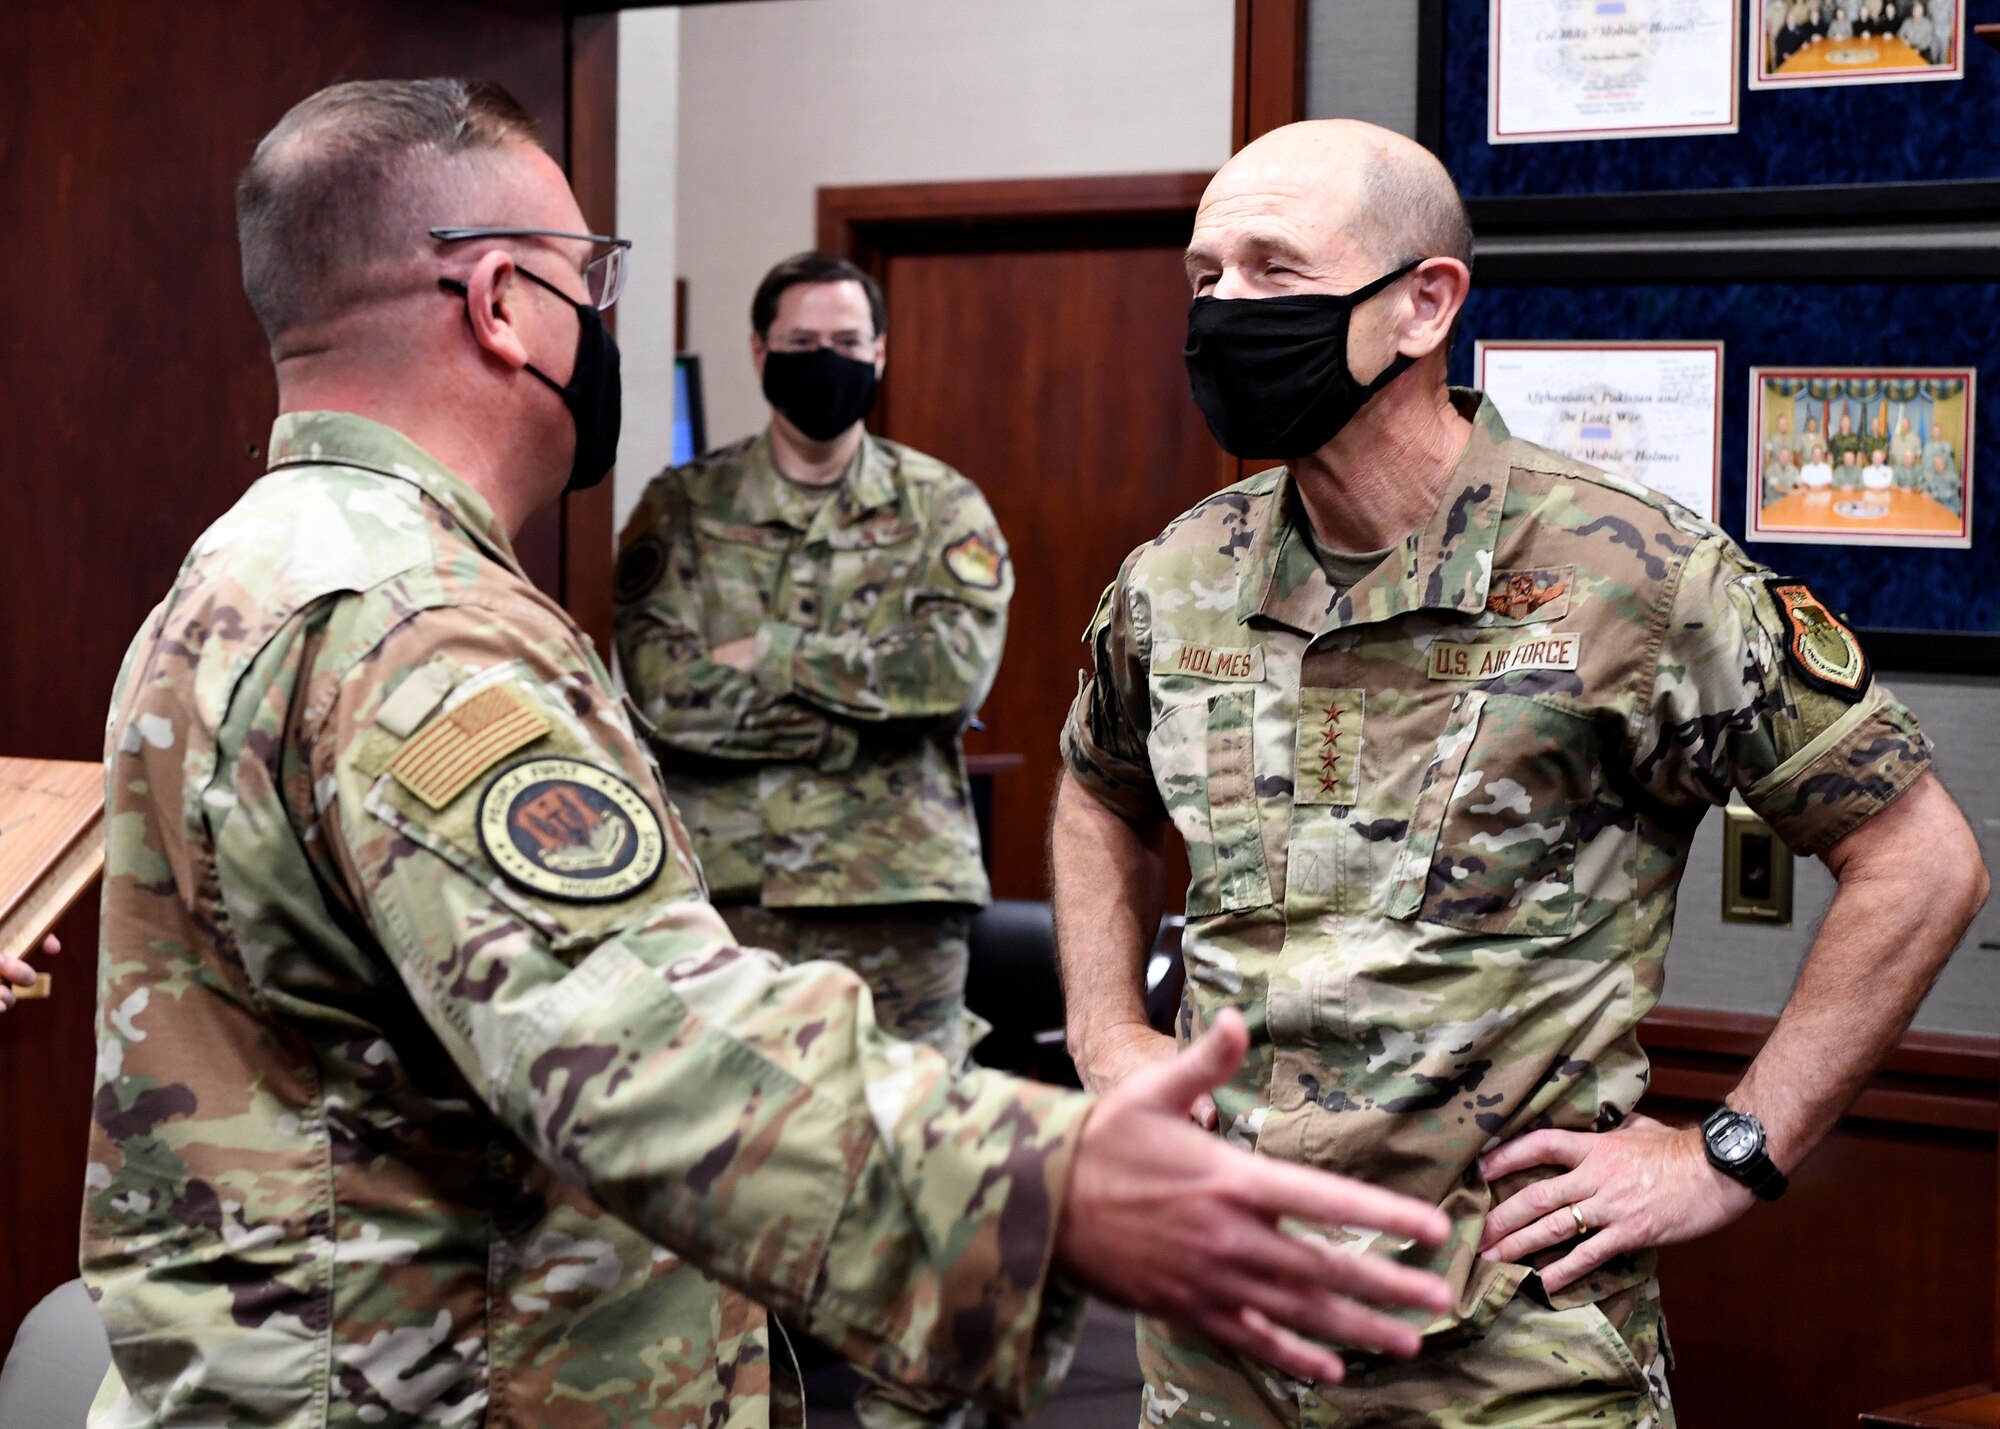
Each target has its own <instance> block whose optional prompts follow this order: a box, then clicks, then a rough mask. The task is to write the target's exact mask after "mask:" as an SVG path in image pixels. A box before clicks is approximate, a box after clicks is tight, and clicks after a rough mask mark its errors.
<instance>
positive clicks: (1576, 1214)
mask: <svg viewBox="0 0 2000 1429" xmlns="http://www.w3.org/2000/svg"><path fill="white" fill-rule="evenodd" d="M1569 1214H1570V1219H1571V1220H1573V1221H1575V1222H1576V1233H1577V1234H1578V1235H1589V1234H1590V1222H1588V1221H1586V1220H1585V1219H1584V1218H1583V1207H1582V1206H1580V1205H1578V1204H1577V1203H1576V1202H1575V1201H1571V1202H1570V1203H1569Z"/></svg>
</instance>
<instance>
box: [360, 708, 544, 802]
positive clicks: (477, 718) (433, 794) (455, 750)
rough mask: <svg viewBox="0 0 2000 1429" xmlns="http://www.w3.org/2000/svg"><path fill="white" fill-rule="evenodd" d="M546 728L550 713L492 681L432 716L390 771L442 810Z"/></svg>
mask: <svg viewBox="0 0 2000 1429" xmlns="http://www.w3.org/2000/svg"><path fill="white" fill-rule="evenodd" d="M548 732H549V721H548V717H547V716H546V715H544V714H542V713H541V712H540V711H539V710H537V709H536V708H535V707H534V706H533V705H531V704H529V703H528V700H527V697H526V696H524V695H523V694H521V692H520V691H518V690H515V689H512V688H510V687H509V686H506V685H495V686H494V687H493V688H492V689H490V690H483V691H481V692H480V693H479V694H476V695H474V696H473V697H472V698H471V699H469V700H467V701H466V702H465V703H464V704H462V705H459V706H458V707H457V708H455V709H450V710H447V711H445V713H444V714H443V715H441V716H440V717H439V718H437V719H434V720H432V721H431V722H430V724H429V725H427V726H426V727H425V728H424V730H423V732H422V733H421V734H419V735H418V736H417V737H416V738H415V739H413V740H411V741H410V742H409V743H408V744H406V745H404V746H403V748H402V750H401V751H400V752H399V753H398V754H397V755H396V758H395V760H394V761H393V762H392V763H391V764H390V765H389V772H390V773H391V774H393V775H395V776H396V782H397V783H399V784H401V785H402V786H403V787H404V788H405V789H408V790H409V791H410V792H411V793H412V794H415V795H416V796H417V797H418V798H419V799H422V800H423V801H424V802H425V803H426V804H428V805H430V806H431V807H432V808H433V809H442V808H443V807H444V806H445V805H446V804H449V803H450V802H451V801H452V800H453V799H455V798H457V797H458V796H459V794H460V793H461V792H462V791H463V790H464V788H465V786H466V785H468V784H470V783H471V782H472V781H473V780H475V779H477V778H478V777H479V776H480V775H481V774H484V773H485V772H486V771H487V770H489V769H491V768H492V767H493V766H494V765H496V764H498V763H499V762H500V761H501V760H502V759H505V758H506V757H507V756H508V755H510V754H512V753H513V752H514V751H515V750H517V749H519V748H521V746H522V745H524V744H528V743H530V742H531V741H533V740H537V739H540V738H541V737H542V736H543V735H545V734H547V733H548Z"/></svg>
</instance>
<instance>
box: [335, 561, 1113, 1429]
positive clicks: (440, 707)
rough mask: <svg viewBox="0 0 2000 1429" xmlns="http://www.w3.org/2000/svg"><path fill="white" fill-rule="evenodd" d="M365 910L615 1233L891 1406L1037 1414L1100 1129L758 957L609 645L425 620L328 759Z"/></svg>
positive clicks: (344, 703)
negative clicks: (656, 1246)
mask: <svg viewBox="0 0 2000 1429" xmlns="http://www.w3.org/2000/svg"><path fill="white" fill-rule="evenodd" d="M306 738H307V741H308V744H309V748H310V757H311V762H312V770H313V788H314V803H315V814H316V821H315V827H316V828H317V829H318V830H319V831H320V836H321V837H324V838H325V839H327V840H328V841H329V843H330V844H331V845H332V849H331V852H332V854H333V857H334V860H335V862H336V864H337V866H338V868H339V870H340V884H339V886H340V888H341V889H342V890H343V891H344V896H345V897H347V898H348V899H349V900H351V903H352V907H353V910H354V912H355V913H356V914H357V915H358V916H359V917H360V918H361V919H362V920H363V921H364V922H365V923H366V925H367V927H368V928H369V929H370V930H371V931H372V933H373V934H374V936H375V937H376V939H378V940H379V942H380V943H381V945H382V947H383V948H384V949H385V951H386V954H387V956H388V957H389V958H390V959H392V960H393V962H394V964H395V966H396V968H397V970H398V972H399V973H400V974H401V977H402V980H403V982H404V984H405V986H406V987H407V988H408V990H409V993H410V996H411V997H412V998H413V1000H414V1002H415V1005H416V1007H417V1009H418V1010H419V1011H420V1012H421V1014H422V1015H423V1017H424V1019H425V1021H426V1022H427V1024H428V1025H429V1027H430V1029H431V1030H432V1031H433V1032H434V1033H435V1035H436V1036H437V1037H438V1039H439V1040H440V1042H441V1043H442V1045H443V1047H444V1049H445V1050H446V1051H447V1052H448V1053H449V1055H450V1056H451V1058H452V1060H453V1061H454V1063H455V1064H456V1065H457V1067H458V1068H459V1069H460V1071H461V1072H462V1073H463V1074H464V1076H465V1077H466V1078H467V1080H468V1081H469V1083H470V1084H471V1085H472V1086H473V1087H474V1088H475V1089H476V1090H477V1092H478V1093H479V1095H480V1096H481V1097H482V1098H483V1099H484V1100H485V1102H486V1103H487V1105H488V1106H490V1108H491V1109H492V1111H493V1113H494V1114H495V1115H496V1116H497V1117H498V1118H499V1119H500V1120H501V1121H503V1122H504V1124H505V1125H506V1126H507V1127H508V1128H509V1129H510V1130H511V1131H512V1133H513V1134H514V1135H516V1136H518V1137H519V1138H520V1139H521V1140H522V1142H523V1143H524V1144H525V1145H526V1146H528V1147H529V1148H531V1149H532V1150H533V1151H534V1153H535V1154H536V1155H538V1156H540V1157H541V1158H543V1159H544V1160H545V1161H547V1162H548V1163H549V1164H550V1165H552V1166H554V1167H556V1168H557V1169H559V1170H560V1171H562V1172H563V1173H564V1174H565V1175H566V1176H568V1177H569V1178H571V1179H572V1180H574V1181H575V1182H576V1183H578V1184H579V1185H581V1186H583V1187H585V1188H587V1189H588V1191H589V1192H590V1194H591V1195H592V1196H594V1197H595V1198H596V1199H597V1200H598V1201H599V1202H600V1203H602V1204H603V1205H604V1206H606V1207H607V1208H608V1209H610V1210H611V1211H612V1212H613V1213H614V1214H616V1215H618V1216H619V1217H621V1218H622V1219H624V1220H626V1221H628V1222H629V1223H630V1224H632V1225H633V1226H635V1227H637V1228H638V1229H639V1230H640V1231H641V1232H643V1233H644V1234H646V1235H648V1236H650V1237H652V1238H653V1239H655V1240H657V1241H658V1242H659V1243H660V1244H662V1245H664V1246H666V1247H668V1248H670V1249H672V1250H674V1251H676V1252H678V1253H679V1254H681V1255H683V1256H684V1257H686V1258H687V1259H688V1260H690V1261H692V1262H693V1263H695V1264H696V1265H699V1266H700V1267H702V1268H703V1269H704V1270H706V1271H707V1272H708V1273H710V1274H712V1275H714V1276H715V1277H717V1278H718V1279H720V1280H723V1281H726V1282H727V1283H729V1284H731V1285H733V1286H736V1287H737V1288H738V1289H740V1290H742V1291H743V1292H744V1293H746V1294H748V1295H750V1296H751V1297H753V1298H755V1299H757V1300H759V1301H761V1302H763V1303H764V1304H765V1305H767V1306H769V1307H771V1308H772V1309H773V1310H775V1311H777V1312H778V1313H780V1314H784V1315H788V1316H792V1317H794V1318H795V1319H796V1321H797V1322H798V1323H800V1324H802V1325H803V1326H804V1327H805V1328H806V1329H807V1330H809V1331H810V1332H811V1333H812V1334H813V1335H815V1336H817V1337H819V1338H821V1339H823V1340H825V1341H826V1342H827V1343H828V1344H830V1345H832V1346H834V1347H835V1348H836V1349H838V1350H839V1351H840V1352H841V1353H843V1354H845V1355H847V1356H848V1357H850V1358H852V1359H854V1360H856V1361H857V1362H859V1363H861V1364H863V1365H865V1366H867V1367H868V1368H870V1369H872V1370H874V1371H876V1372H878V1373H880V1374H883V1375H885V1376H889V1377H893V1378H898V1379H903V1380H907V1381H913V1382H917V1383H922V1384H928V1385H930V1386H933V1387H936V1388H939V1389H942V1390H946V1391H949V1392H952V1393H956V1394H962V1395H965V1396H967V1397H970V1398H976V1399H979V1400H981V1401H982V1402H985V1403H988V1404H991V1405H993V1406H995V1407H997V1408H1001V1409H1003V1410H1005V1411H1006V1412H1011V1413H1020V1412H1022V1411H1023V1409H1025V1408H1028V1407H1030V1406H1032V1405H1033V1404H1035V1403H1038V1402H1039V1401H1040V1400H1041V1399H1042V1398H1044V1397H1045V1395H1046V1394H1047V1393H1048V1392H1049V1391H1050V1390H1051V1389H1052V1388H1053V1385H1054V1382H1055V1380H1056V1379H1057V1378H1058V1377H1059V1375H1060V1372H1061V1368H1062V1365H1063V1362H1064V1360H1065V1358H1066V1354H1067V1349H1068V1345H1069V1341H1070V1337H1071V1335H1072V1334H1073V1331H1074V1328H1075V1325H1076V1321H1077V1316H1078V1315H1079V1314H1080V1309H1081V1299H1080V1297H1079V1296H1077V1295H1075V1294H1074V1293H1072V1292H1070V1291H1069V1290H1067V1289H1065V1288H1063V1287H1062V1286H1061V1285H1060V1284H1059V1283H1056V1284H1052V1283H1051V1282H1050V1279H1049V1275H1050V1255H1051V1247H1052V1244H1053V1233H1054V1228H1055V1224H1056V1218H1057V1215H1058V1213H1059V1211H1060V1208H1061V1205H1062V1201H1063V1195H1064V1189H1065V1178H1066V1176H1067V1173H1068V1167H1069V1163H1070V1159H1071V1157H1072V1154H1073V1152H1074V1148H1075V1143H1076V1136H1077V1132H1078V1130H1079V1128H1080V1125H1081V1122H1082V1119H1083V1116H1084V1114H1085V1112H1086V1110H1087V1108H1088V1102H1087V1100H1086V1099H1085V1098H1083V1097H1081V1096H1079V1095H1076V1094H1073V1093H1068V1092H1064V1091H1061V1090H1058V1089H1056V1088H1053V1087H1044V1086H1038V1085H1035V1084H1032V1083H1024V1082H1019V1081H1015V1080H1013V1079H1011V1078H1008V1077H1005V1076H1001V1075H999V1074H996V1073H990V1072H986V1071H982V1070H976V1069H975V1070H972V1071H969V1072H966V1073H963V1074H959V1075H954V1074H953V1072H952V1069H951V1068H949V1067H947V1065H946V1064H945V1062H944V1060H943V1058H942V1057H940V1056H939V1055H938V1054H936V1053H935V1052H933V1051H932V1050H931V1049H929V1048H927V1047H921V1046H917V1045H915V1044H912V1043H908V1042H903V1041H900V1040H898V1039H895V1038H892V1037H889V1036H887V1035H885V1034H884V1033H883V1032H882V1031H880V1030H879V1029H878V1027H877V1026H876V1023H875V1020H874V1016H873V1012H872V1010H871V1008H872V1004H871V1002H870V1000H869V997H868V995H867V991H866V988H865V985H864V984H863V983H862V982H861V981H860V980H859V979H858V978H856V977H855V976H854V975H852V974H851V973H849V972H848V971H846V970H845V969H843V968H839V967H836V966H834V965H832V964H828V963H812V964H806V965H802V966H798V967H788V966H786V965H785V964H783V963H782V962H781V961H780V960H779V959H777V958H776V957H774V956H773V955H771V954H768V953H764V952H761V951H757V950H754V949H747V948H742V947H738V946H736V945H734V944H733V943H732V942H731V940H730V937H729V934H728V932H727V930H726V929H725V928H724V926H723V924H722V922H721V920H720V919H719V918H718V917H717V915H716V913H715V911H714V909H713V908H711V907H710V906H709V905H708V903H707V902H705V901H704V899H703V897H702V894H701V887H700V882H699V875H698V873H697V872H696V869H695V865H694V861H693V858H692V855H691V854H690V852H689V851H688V844H687V838H686V835H685V833H684V832H683V830H682V829H681V827H680V825H679V823H678V821H677V820H676V819H675V817H674V815H673V814H672V812H671V810H670V808H669V807H668V806H667V805H666V803H665V801H664V800H663V798H662V797H661V795H660V792H659V790H658V787H657V785H655V784H654V783H653V781H652V780H651V779H650V777H649V776H648V773H647V764H646V760H645V756H644V754H643V752H642V751H641V750H640V748H639V747H638V746H637V744H636V743H635V742H634V739H633V736H632V734H631V731H630V729H629V727H628V725H627V723H626V720H625V717H624V715H623V712H622V709H621V707H620V705H619V704H618V702H617V701H616V700H615V698H614V697H613V696H612V695H611V694H610V693H609V692H608V691H607V690H606V689H605V688H604V687H603V685H602V684H601V682H600V681H599V680H598V678H597V677H596V676H595V675H594V674H593V673H592V672H591V669H590V664H589V661H588V658H587V656H586V655H585V653H584V651H583V648H582V646H581V643H580V641H579V640H578V638H577V637H576V636H575V635H574V634H573V632H571V631H570V630H569V629H568V627H567V626H566V625H565V624H564V623H563V622H562V621H561V620H560V619H559V618H558V617H557V616H555V615H554V614H553V612H551V611H550V610H548V609H547V608H545V607H542V606H539V605H537V604H536V603H535V602H534V600H533V599H532V598H531V597H529V596H527V595H526V594H521V595H515V596H498V597H492V598H489V599H488V600H486V601H485V602H484V603H483V605H481V604H467V605H461V606H455V607H450V608H442V609H433V610H428V611H423V612H419V613H417V614H415V615H414V616H412V617H410V618H409V619H407V620H406V621H405V622H404V623H403V624H402V625H401V626H399V627H398V628H397V629H396V630H395V631H394V632H392V633H391V634H390V635H389V636H388V637H387V638H386V639H385V640H383V641H382V642H381V643H380V644H379V645H377V646H376V647H375V648H374V649H372V650H369V651H368V652H366V653H365V654H364V655H363V656H362V657H361V658H359V659H358V660H357V661H356V663H354V664H353V665H352V666H351V667H350V669H349V671H348V673H347V675H346V676H345V678H344V680H343V682H342V686H341V689H340V692H339V694H338V695H337V696H336V697H335V698H334V700H333V701H332V702H331V708H330V710H329V711H328V713H327V714H326V715H325V717H324V720H323V722H322V723H321V724H320V725H319V726H318V727H317V728H316V729H310V730H308V731H306Z"/></svg>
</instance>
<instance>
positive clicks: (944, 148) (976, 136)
mask: <svg viewBox="0 0 2000 1429" xmlns="http://www.w3.org/2000/svg"><path fill="white" fill-rule="evenodd" d="M1234 15H1235V7H1234V4H1233V3H1232V0H757V3H750V4H732V5H715V6H697V7H691V8H688V9H683V10H680V11H628V12H627V13H626V14H625V15H624V16H623V17H622V19H621V21H620V30H619V134H618V145H619V165H618V191H619V207H620V223H621V226H622V227H623V228H624V231H625V233H626V234H627V235H628V236H630V237H632V238H633V239H635V240H637V248H636V249H635V253H634V259H635V262H636V263H637V264H639V265H641V266H639V267H637V268H635V270H634V277H633V284H632V288H631V289H630V290H629V291H630V292H631V294H632V296H631V297H628V298H627V299H625V300H624V302H622V303H621V304H620V306H621V307H622V308H624V309H625V312H624V313H623V314H622V319H621V324H620V327H619V341H620V344H621V346H622V347H623V348H624V351H625V354H626V356H625V363H626V373H627V379H626V393H627V422H628V427H629V430H630V435H629V436H628V437H627V439H626V441H625V443H624V446H623V452H624V460H623V462H622V463H621V470H620V481H619V497H620V511H621V516H622V513H623V511H625V510H626V509H629V506H630V503H631V502H632V501H633V500H636V499H637V494H638V491H639V489H640V488H641V487H642V486H643V485H644V482H645V479H646V478H647V476H649V475H650V474H651V473H652V472H653V471H655V470H657V469H658V468H659V466H660V465H662V464H663V462H664V461H665V459H666V451H667V444H666V436H667V430H668V429H667V425H666V420H665V416H664V413H663V410H662V409H663V407H664V402H663V401H662V398H663V396H664V393H665V391H666V390H667V388H666V385H665V377H666V374H667V373H668V371H669V363H670V360H671V355H672V354H671V348H672V342H673V332H672V285H671V284H670V283H667V282H666V281H665V279H666V278H667V277H669V276H671V274H670V272H668V271H663V270H662V269H661V267H660V266H659V264H660V262H661V255H663V254H667V255H672V257H673V260H674V261H675V263H676V265H677V266H676V267H675V269H673V270H672V271H673V272H678V274H679V275H680V276H682V277H685V278H686V279H687V280H688V289H689V300H688V307H689V333H688V341H689V346H690V348H691V349H692V350H693V351H695V352H697V353H699V354H700V355H701V357H702V361H703V368H704V371H703V377H704V380H705V385H706V387H707V408H708V435H709V440H710V441H711V442H712V443H720V442H723V441H727V440H730V439H732V438H733V437H736V436H739V435H741V434H743V433H745V432H748V431H750V430H752V429H754V428H755V427H757V426H759V425H761V424H762V423H763V421H764V420H765V417H766V408H765V406H764V403H763V399H762V397H761V396H760V394H759V393H758V390H757V385H756V380H755V377H754V375H753V374H752V372H751V370H750V365H749V355H748V346H747V344H748V341H749V306H750V294H751V291H752V290H753V289H754V288H755V287H756V284H757V280H758V279H759V278H760V277H761V276H762V275H763V273H764V271H765V269H766V268H768V267H769V266H770V265H771V264H772V263H773V262H775V261H776V260H778V259H779V258H782V257H784V256H785V255H786V254H788V253H792V252H796V251H797V250H799V249H801V248H805V247H808V246H810V245H811V243H812V241H813V236H814V233H813V230H814V221H815V219H814V201H815V198H814V196H815V192H816V190H817V189H818V188H819V187H820V186H821V185H822V184H854V183H888V182H899V181H920V180H953V179H987V178H1033V177H1043V176H1049V175H1075V174H1099V173H1106V174H1108V173H1145V172H1161V171H1171V170H1192V169H1213V168H1215V167H1216V166H1218V165H1219V164H1221V162H1222V161H1223V160H1224V159H1225V158H1227V157H1228V155H1229V104H1230V84H1231V63H1232V50H1233V45H1234V33H1235V32H1234ZM675 74H678V91H679V92H678V104H677V111H676V112H675V113H674V114H672V115H669V114H668V113H667V112H666V110H665V106H664V105H663V103H662V102H661V99H660V95H661V90H662V87H663V85H664V84H665V83H666V82H667V80H666V78H665V77H666V76H670V75H675ZM669 190H671V196H669ZM641 274H643V275H644V281H643V284H642V281H641V277H640V275H641ZM642 286H644V287H645V288H647V289H648V291H649V293H650V294H651V297H652V299H653V300H654V301H652V302H649V303H644V304H642V303H639V302H635V301H634V299H635V298H637V296H638V293H639V290H640V288H641V287H642ZM892 330H893V319H892ZM891 360H893V353H892V358H891Z"/></svg>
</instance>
